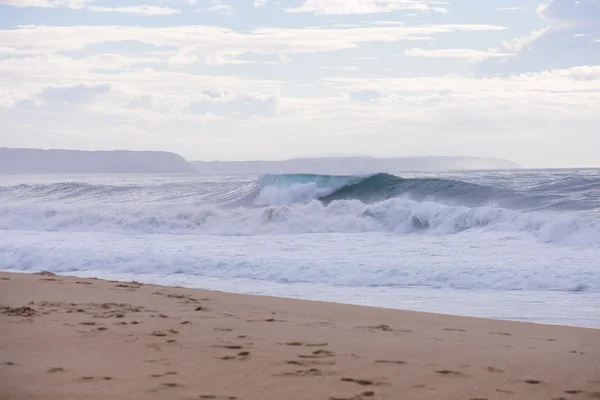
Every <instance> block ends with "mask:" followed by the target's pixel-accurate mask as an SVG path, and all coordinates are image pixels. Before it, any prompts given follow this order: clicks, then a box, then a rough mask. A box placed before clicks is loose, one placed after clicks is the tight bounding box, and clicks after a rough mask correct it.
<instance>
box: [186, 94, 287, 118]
mask: <svg viewBox="0 0 600 400" xmlns="http://www.w3.org/2000/svg"><path fill="white" fill-rule="evenodd" d="M278 103H279V97H278V96H277V95H267V96H257V95H248V94H245V95H240V96H236V97H233V98H226V97H225V98H224V97H222V96H221V97H214V96H211V95H208V96H207V98H206V99H203V100H200V101H195V102H192V103H190V104H189V110H190V111H191V112H192V113H195V114H214V115H217V116H225V115H227V116H230V117H247V116H261V117H273V116H275V115H277V107H278Z"/></svg>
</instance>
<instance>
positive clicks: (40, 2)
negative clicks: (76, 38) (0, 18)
mask: <svg viewBox="0 0 600 400" xmlns="http://www.w3.org/2000/svg"><path fill="white" fill-rule="evenodd" d="M93 1H94V0H0V5H7V6H14V7H40V8H57V7H66V8H72V9H75V10H80V9H82V8H84V7H85V6H86V5H87V4H88V3H92V2H93Z"/></svg>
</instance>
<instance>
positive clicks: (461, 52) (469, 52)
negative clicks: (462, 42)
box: [404, 48, 514, 60]
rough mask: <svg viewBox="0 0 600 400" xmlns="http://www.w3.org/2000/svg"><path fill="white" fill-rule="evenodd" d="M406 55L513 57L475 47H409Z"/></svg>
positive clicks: (484, 57) (480, 58)
mask: <svg viewBox="0 0 600 400" xmlns="http://www.w3.org/2000/svg"><path fill="white" fill-rule="evenodd" d="M404 55H405V56H409V57H429V58H467V59H470V60H484V59H486V58H495V57H499V58H506V57H512V56H514V54H511V53H498V52H493V51H483V50H473V49H443V50H422V49H416V48H413V49H407V50H405V51H404Z"/></svg>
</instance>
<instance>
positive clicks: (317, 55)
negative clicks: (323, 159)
mask: <svg viewBox="0 0 600 400" xmlns="http://www.w3.org/2000/svg"><path fill="white" fill-rule="evenodd" d="M0 121H1V123H0V147H3V146H4V147H36V148H62V149H85V150H113V149H129V150H166V151H173V152H176V153H179V154H181V155H182V156H184V157H186V158H187V159H189V160H256V159H265V160H277V159H286V158H292V157H303V156H355V155H365V156H377V157H393V156H420V155H423V156H425V155H454V156H477V157H497V158H505V159H510V160H513V161H516V162H518V163H520V164H521V165H523V166H525V167H531V168H542V167H591V166H600V150H599V149H600V0H546V2H543V0H448V1H430V0H286V1H284V0H0Z"/></svg>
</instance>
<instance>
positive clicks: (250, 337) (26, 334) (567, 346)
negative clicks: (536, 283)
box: [0, 273, 600, 400]
mask: <svg viewBox="0 0 600 400" xmlns="http://www.w3.org/2000/svg"><path fill="white" fill-rule="evenodd" d="M0 307H1V308H0V354H1V356H0V376H1V380H2V383H1V384H0V399H2V400H8V399H182V400H183V399H240V400H245V399H248V400H250V399H311V400H312V399H325V400H330V399H331V400H334V399H339V400H350V399H352V400H361V399H457V400H458V399H464V400H475V399H479V400H482V399H487V400H492V399H531V400H533V399H544V400H551V399H555V400H558V399H587V398H590V399H591V398H600V330H594V329H584V328H574V327H563V326H549V325H541V324H529V323H520V322H507V321H495V320H485V319H476V318H465V317H455V316H446V315H437V314H427V313H417V312H409V311H398V310H388V309H378V308H369V307H359V306H350V305H342V304H330V303H321V302H312V301H302V300H289V299H280V298H272V297H261V296H248V295H238V294H229V293H222V292H213V291H206V290H194V289H184V288H174V287H161V286H155V285H143V284H139V283H135V282H133V283H123V282H109V281H103V280H99V279H80V278H74V277H62V276H53V275H52V274H14V273H0Z"/></svg>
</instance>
